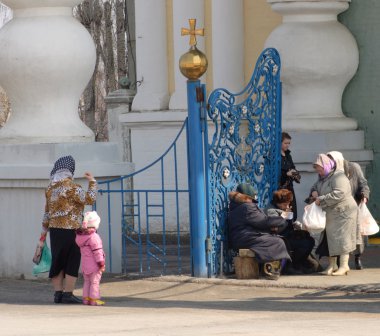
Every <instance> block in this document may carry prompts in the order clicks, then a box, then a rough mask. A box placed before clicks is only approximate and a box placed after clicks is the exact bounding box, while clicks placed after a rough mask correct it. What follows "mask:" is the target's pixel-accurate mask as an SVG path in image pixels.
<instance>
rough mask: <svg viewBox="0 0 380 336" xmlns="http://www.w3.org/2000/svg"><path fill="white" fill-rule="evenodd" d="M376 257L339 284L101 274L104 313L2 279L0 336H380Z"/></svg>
mask: <svg viewBox="0 0 380 336" xmlns="http://www.w3.org/2000/svg"><path fill="white" fill-rule="evenodd" d="M379 255H380V248H377V247H370V248H368V249H367V250H366V254H365V256H364V258H363V263H364V265H366V269H364V270H362V271H356V270H352V271H350V273H349V275H348V276H340V277H332V276H321V275H308V276H305V275H304V276H282V277H281V278H280V279H279V280H278V281H270V280H237V279H197V278H191V277H189V276H161V277H151V278H141V277H138V276H136V275H135V276H133V275H128V276H118V275H106V276H105V277H104V280H103V281H102V284H101V291H102V296H103V298H104V300H105V301H106V306H105V307H88V306H84V305H62V304H60V305H54V304H53V303H52V299H53V290H52V288H51V284H50V283H49V281H48V280H47V279H37V280H22V279H0V335H2V336H3V335H6V336H8V335H9V336H10V335H12V336H13V335H15V336H24V335H25V336H34V335H39V336H40V335H84V334H90V335H125V334H129V335H160V336H163V335H173V336H174V335H176V336H177V335H192V336H193V335H194V334H197V335H218V336H220V335H253V334H255V335H268V334H274V335H289V336H290V335H292V336H298V335H300V336H301V335H302V336H304V335H305V334H307V335H308V336H314V335H315V336H317V335H318V336H319V335H320V334H321V333H324V334H326V335H327V336H338V335H343V334H344V335H345V336H351V335H352V336H354V335H355V336H356V335H363V328H364V327H365V334H367V333H372V334H378V332H379V330H380V329H379V328H380V320H379V319H378V316H379V313H380V284H379V280H380V260H379V259H380V258H379ZM80 285H81V284H80V282H79V283H78V289H77V290H76V291H75V294H76V295H78V296H80V295H81V288H80ZM342 328H343V329H344V332H343V331H342V330H343V329H342Z"/></svg>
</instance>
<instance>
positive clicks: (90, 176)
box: [84, 172, 95, 181]
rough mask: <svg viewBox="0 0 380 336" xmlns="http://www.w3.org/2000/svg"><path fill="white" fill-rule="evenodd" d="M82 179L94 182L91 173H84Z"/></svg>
mask: <svg viewBox="0 0 380 336" xmlns="http://www.w3.org/2000/svg"><path fill="white" fill-rule="evenodd" d="M84 177H85V178H86V179H87V180H88V181H94V180H95V178H94V175H92V173H90V172H85V173H84Z"/></svg>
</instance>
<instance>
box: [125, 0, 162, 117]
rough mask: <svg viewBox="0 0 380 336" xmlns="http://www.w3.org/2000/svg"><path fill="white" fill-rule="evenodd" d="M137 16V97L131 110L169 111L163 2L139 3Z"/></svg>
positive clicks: (156, 0)
mask: <svg viewBox="0 0 380 336" xmlns="http://www.w3.org/2000/svg"><path fill="white" fill-rule="evenodd" d="M135 13H136V17H135V18H136V57H137V59H138V62H137V64H136V72H137V81H140V82H139V84H138V86H137V95H136V97H135V99H134V100H133V104H132V110H134V111H141V110H165V109H167V108H168V102H169V93H168V68H167V50H166V48H167V38H166V2H165V0H138V1H136V2H135Z"/></svg>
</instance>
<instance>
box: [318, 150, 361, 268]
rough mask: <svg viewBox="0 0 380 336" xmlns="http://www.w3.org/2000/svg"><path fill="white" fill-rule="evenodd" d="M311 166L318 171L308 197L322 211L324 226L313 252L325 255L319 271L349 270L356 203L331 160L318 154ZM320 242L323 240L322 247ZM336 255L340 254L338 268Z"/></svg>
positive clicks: (354, 237) (345, 181) (356, 213)
mask: <svg viewBox="0 0 380 336" xmlns="http://www.w3.org/2000/svg"><path fill="white" fill-rule="evenodd" d="M313 166H314V169H315V170H316V172H317V173H318V181H317V182H316V183H315V184H314V185H313V187H312V189H311V197H312V199H313V200H314V201H315V203H316V204H317V205H320V206H321V207H322V210H323V211H325V212H326V230H325V231H324V232H323V233H322V235H323V238H324V239H322V242H321V244H320V245H319V246H318V248H317V251H316V253H317V254H318V255H319V256H320V257H322V256H324V255H326V254H327V255H328V257H329V266H328V267H327V268H326V269H325V270H324V272H322V273H323V274H325V275H344V274H347V273H348V271H349V270H350V268H349V267H348V259H349V253H350V252H352V251H354V250H355V248H356V223H357V216H358V207H357V205H356V202H355V200H354V198H353V197H352V195H351V185H350V182H349V180H348V179H347V177H346V175H345V174H344V172H343V171H340V170H336V165H335V161H334V160H332V159H331V158H329V157H328V156H327V155H325V154H319V155H318V156H317V159H316V161H315V162H314V165H313ZM323 243H326V244H327V246H325V248H323ZM326 250H327V251H326ZM326 252H327V253H326ZM337 256H340V267H339V269H338V270H336V260H337Z"/></svg>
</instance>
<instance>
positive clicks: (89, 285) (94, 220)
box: [75, 211, 105, 306]
mask: <svg viewBox="0 0 380 336" xmlns="http://www.w3.org/2000/svg"><path fill="white" fill-rule="evenodd" d="M99 224H100V217H99V216H98V214H97V213H96V211H89V212H86V213H85V215H84V219H83V223H82V227H81V228H80V229H78V230H77V232H76V238H75V242H76V243H77V245H78V246H79V248H80V252H81V255H82V273H83V279H84V283H83V304H85V305H91V306H102V305H104V301H101V300H100V290H99V285H100V279H101V278H102V273H103V272H104V270H105V256H104V251H103V244H102V239H101V238H100V236H99V235H98V234H97V233H96V230H97V229H98V228H99Z"/></svg>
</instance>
